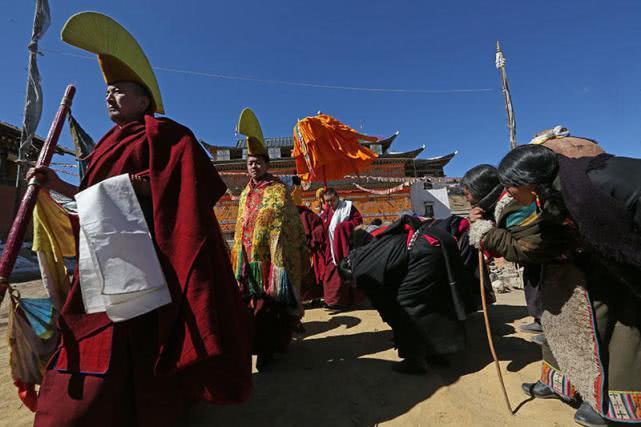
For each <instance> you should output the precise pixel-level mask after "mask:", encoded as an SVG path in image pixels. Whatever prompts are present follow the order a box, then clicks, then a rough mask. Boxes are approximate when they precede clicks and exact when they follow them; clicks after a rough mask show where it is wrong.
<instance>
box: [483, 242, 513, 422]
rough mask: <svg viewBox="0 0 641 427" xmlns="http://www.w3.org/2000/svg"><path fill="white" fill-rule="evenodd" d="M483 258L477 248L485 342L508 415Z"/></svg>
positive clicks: (509, 409) (510, 406)
mask: <svg viewBox="0 0 641 427" xmlns="http://www.w3.org/2000/svg"><path fill="white" fill-rule="evenodd" d="M484 266H485V259H483V251H482V250H481V249H480V248H479V276H480V279H481V280H480V282H481V304H482V306H483V318H484V319H485V332H487V343H488V345H489V347H490V353H492V358H493V359H494V366H496V374H497V375H498V377H499V382H500V383H501V389H502V390H503V397H504V398H505V404H506V405H507V410H508V411H510V415H514V412H513V411H512V405H510V399H509V398H508V396H507V390H506V389H505V383H504V382H503V374H502V373H501V365H499V358H498V357H497V356H496V350H495V349H494V341H493V340H492V332H491V330H490V318H489V317H488V315H487V302H486V301H485V271H484V270H485V269H484Z"/></svg>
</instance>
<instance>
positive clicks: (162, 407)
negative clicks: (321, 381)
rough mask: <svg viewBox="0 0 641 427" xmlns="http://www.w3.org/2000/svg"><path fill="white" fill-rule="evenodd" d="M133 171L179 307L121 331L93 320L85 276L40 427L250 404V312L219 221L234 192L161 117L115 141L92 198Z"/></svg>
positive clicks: (90, 174) (142, 419)
mask: <svg viewBox="0 0 641 427" xmlns="http://www.w3.org/2000/svg"><path fill="white" fill-rule="evenodd" d="M124 173H129V174H138V175H147V176H149V178H150V187H151V198H149V199H145V198H141V197H139V199H140V202H141V206H142V208H143V212H144V213H145V217H146V219H147V223H148V226H149V228H150V231H151V233H152V236H153V240H154V243H155V247H156V252H157V255H158V258H159V260H160V263H161V265H162V268H163V272H164V274H165V278H166V281H167V285H168V287H169V291H170V294H171V297H172V302H171V303H170V304H168V305H166V306H163V307H160V308H159V309H156V310H154V311H152V312H150V313H147V314H145V315H143V316H139V317H136V318H134V319H131V320H127V321H124V322H119V323H113V322H111V320H110V319H109V317H108V316H107V315H106V313H94V314H86V313H85V310H84V306H83V303H82V296H81V291H80V284H79V280H78V274H77V270H76V273H75V275H74V281H73V284H72V288H71V290H70V292H69V296H68V298H67V301H66V303H65V306H64V307H63V309H62V313H61V317H60V328H61V331H62V337H63V338H62V343H61V346H60V348H59V350H58V352H57V354H56V355H55V356H54V358H53V359H52V361H51V362H50V365H49V367H48V370H47V372H46V373H45V376H44V379H43V384H42V387H41V388H40V396H39V400H38V411H37V413H36V420H35V425H36V426H38V427H41V426H62V425H64V426H87V425H91V426H113V425H123V426H125V425H137V426H165V425H171V424H172V423H173V422H174V421H175V419H176V418H177V417H178V416H179V415H180V413H181V412H182V411H183V410H184V409H185V408H186V407H187V406H188V405H189V404H191V403H192V402H194V401H197V400H204V401H208V402H216V403H227V402H230V403H231V402H241V401H244V400H246V399H247V398H248V397H249V394H250V391H251V334H250V324H249V313H248V312H247V310H246V308H245V306H244V304H243V303H242V301H241V299H240V294H239V291H238V288H237V286H236V282H235V279H234V275H233V272H232V269H231V265H230V263H229V258H228V256H227V251H226V248H225V241H224V240H223V238H222V234H221V231H220V228H219V226H218V221H217V220H216V217H215V216H214V214H213V206H214V204H215V202H216V201H217V200H218V199H219V198H220V197H221V196H222V195H223V194H224V192H225V190H226V187H225V184H224V183H223V182H222V180H221V179H220V177H219V176H218V173H217V172H216V170H215V168H214V167H213V166H212V164H211V162H210V160H209V159H208V158H207V156H206V154H205V153H204V151H203V150H202V148H201V147H200V146H199V144H198V142H197V141H196V139H195V137H194V135H193V134H192V133H191V131H190V130H189V129H187V128H185V127H184V126H181V125H179V124H178V123H176V122H173V121H171V120H169V119H166V118H161V119H156V118H154V117H152V116H145V119H144V123H143V122H133V123H129V124H127V125H125V126H123V127H120V126H115V127H114V128H113V129H111V130H110V131H109V132H108V133H107V134H106V135H105V136H104V137H103V139H102V140H101V141H100V142H99V144H98V145H97V146H96V149H95V150H94V152H93V153H92V154H91V155H90V157H89V164H88V168H87V172H86V175H85V177H84V179H83V181H82V183H81V185H80V190H82V189H84V188H87V187H89V186H91V185H94V184H97V183H99V182H101V181H103V180H104V179H107V178H109V177H113V176H116V175H120V174H124ZM76 238H77V235H76Z"/></svg>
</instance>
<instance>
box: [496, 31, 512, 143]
mask: <svg viewBox="0 0 641 427" xmlns="http://www.w3.org/2000/svg"><path fill="white" fill-rule="evenodd" d="M496 69H497V70H499V73H500V74H501V86H502V87H503V96H504V98H505V113H506V114H507V127H508V129H509V130H510V150H514V149H515V148H516V119H515V117H514V107H512V95H511V94H510V84H509V83H508V81H507V71H506V70H505V56H504V55H503V51H502V50H501V43H499V42H498V41H497V42H496Z"/></svg>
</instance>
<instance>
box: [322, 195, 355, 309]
mask: <svg viewBox="0 0 641 427" xmlns="http://www.w3.org/2000/svg"><path fill="white" fill-rule="evenodd" d="M341 203H345V202H344V201H341ZM333 216H334V210H333V209H332V208H331V207H329V206H327V207H326V208H325V209H324V210H323V212H321V219H322V220H323V226H324V229H325V235H326V236H327V237H328V238H327V245H326V246H325V260H326V264H325V266H326V267H325V274H324V275H323V293H324V298H325V304H326V305H328V306H330V307H333V306H336V307H348V306H350V305H352V304H353V303H354V293H353V291H352V289H351V288H350V286H349V285H348V284H346V283H343V280H342V279H341V278H340V276H339V275H338V267H337V266H338V263H340V261H341V260H342V259H343V258H345V256H347V254H348V252H349V239H350V236H351V235H352V231H354V228H356V227H357V226H358V225H360V224H362V223H363V217H362V216H361V213H360V212H359V211H358V209H356V208H355V207H354V205H352V207H351V210H350V212H349V217H348V218H346V219H345V220H344V221H342V222H340V223H339V224H338V225H337V226H336V229H335V230H334V233H333V236H330V235H329V234H330V231H331V230H330V228H331V227H330V226H331V223H332V218H333ZM332 248H333V256H332Z"/></svg>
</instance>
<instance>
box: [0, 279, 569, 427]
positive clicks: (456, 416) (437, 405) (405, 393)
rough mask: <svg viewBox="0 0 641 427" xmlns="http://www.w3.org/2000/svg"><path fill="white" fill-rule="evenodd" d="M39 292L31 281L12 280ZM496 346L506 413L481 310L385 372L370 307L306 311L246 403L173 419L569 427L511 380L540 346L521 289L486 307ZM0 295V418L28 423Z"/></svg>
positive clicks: (564, 412)
mask: <svg viewBox="0 0 641 427" xmlns="http://www.w3.org/2000/svg"><path fill="white" fill-rule="evenodd" d="M19 286H20V289H21V290H22V292H23V294H25V295H38V294H41V292H42V290H41V285H40V283H39V282H37V281H35V282H27V283H24V284H22V285H19ZM490 316H491V322H492V328H493V334H494V339H495V345H496V351H497V352H498V355H499V357H500V359H501V367H502V369H503V373H504V377H505V382H506V386H507V389H508V393H509V396H510V400H511V402H512V406H513V407H514V408H517V412H516V415H514V416H512V415H509V413H508V412H507V409H506V407H505V403H504V401H503V396H502V392H501V390H500V387H499V384H498V380H497V376H496V371H495V368H494V365H493V363H492V360H491V356H490V354H489V351H488V347H487V341H486V337H485V330H484V327H483V323H482V316H481V315H480V313H476V314H474V315H473V316H471V318H470V319H469V320H468V321H467V334H468V342H469V346H468V350H467V351H466V352H465V353H464V354H460V355H458V356H456V357H453V358H451V359H450V360H451V366H450V367H440V368H433V369H430V371H429V372H428V374H426V375H424V376H405V375H400V374H397V373H395V372H393V371H392V370H391V366H392V364H393V362H394V361H396V360H398V359H397V357H396V352H395V351H394V349H393V348H392V346H391V344H392V343H391V338H392V335H391V332H390V330H389V328H388V327H387V326H386V325H385V324H384V323H383V322H382V321H381V320H380V317H379V316H378V314H377V313H376V312H375V311H374V310H356V311H350V312H345V313H341V314H337V315H333V316H330V315H328V314H327V313H326V312H325V311H323V310H322V309H314V310H308V311H307V313H306V314H305V318H304V324H305V329H306V332H305V333H304V334H303V335H302V336H300V337H298V338H297V339H296V340H295V341H294V342H293V343H292V345H291V347H290V351H289V353H287V354H285V355H281V357H280V358H279V359H278V360H277V362H276V363H275V365H274V366H273V368H272V369H271V370H270V371H269V372H266V373H260V374H259V373H255V374H254V393H253V396H252V398H251V399H250V401H249V402H247V403H245V404H243V405H238V406H228V407H213V406H208V405H204V404H203V405H199V406H197V407H195V408H193V409H192V410H191V411H190V412H189V413H188V414H187V415H186V416H185V418H184V419H183V420H182V422H181V423H180V424H179V425H180V426H186V427H196V426H199V427H200V426H233V427H242V426H252V427H257V426H301V425H305V426H374V425H384V426H446V425H452V426H465V425H467V426H533V427H534V426H536V427H539V426H572V425H575V424H574V422H573V419H572V417H573V415H574V410H573V409H572V408H571V407H569V406H567V405H565V404H564V403H562V402H560V401H556V400H532V399H529V398H527V396H525V395H524V394H523V393H522V392H521V383H522V382H525V381H533V380H536V379H537V378H538V375H539V368H540V362H539V360H540V347H539V346H537V345H536V344H534V343H532V342H530V341H529V336H528V335H527V334H521V333H517V332H516V331H515V328H516V326H517V325H519V324H522V323H527V322H528V321H529V318H528V317H527V312H526V309H525V307H524V299H523V293H522V292H521V291H518V290H515V291H512V292H510V293H508V294H502V295H499V301H498V303H497V304H495V305H494V306H493V307H492V309H491V315H490ZM6 325H7V303H6V302H5V303H4V304H3V307H2V308H1V309H0V335H2V336H3V338H2V339H0V425H3V426H4V425H6V426H12V427H20V426H28V425H31V423H32V422H33V415H32V414H31V413H30V412H29V410H28V409H26V408H24V407H22V406H21V404H20V401H19V399H18V397H17V395H16V392H15V388H14V386H13V384H12V381H11V376H10V373H9V367H8V357H9V356H8V349H7V342H6V339H5V338H4V336H5V335H6Z"/></svg>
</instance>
